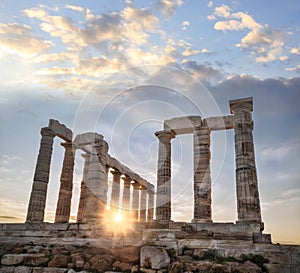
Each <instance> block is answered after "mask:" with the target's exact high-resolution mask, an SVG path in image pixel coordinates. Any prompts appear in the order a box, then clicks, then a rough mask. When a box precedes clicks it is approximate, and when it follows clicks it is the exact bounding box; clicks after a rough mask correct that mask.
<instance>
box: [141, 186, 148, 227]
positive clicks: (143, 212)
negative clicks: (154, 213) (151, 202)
mask: <svg viewBox="0 0 300 273" xmlns="http://www.w3.org/2000/svg"><path fill="white" fill-rule="evenodd" d="M140 190H141V203H140V222H141V223H145V222H146V209H147V189H146V188H145V187H143V186H141V187H140Z"/></svg>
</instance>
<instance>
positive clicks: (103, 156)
mask: <svg viewBox="0 0 300 273" xmlns="http://www.w3.org/2000/svg"><path fill="white" fill-rule="evenodd" d="M91 146H92V149H91V152H90V160H89V165H88V177H87V187H88V189H89V191H88V197H87V203H86V206H87V209H86V213H85V214H86V217H85V218H86V221H87V222H96V223H100V222H101V220H102V218H103V214H104V213H105V211H106V205H107V197H106V194H107V190H108V184H107V175H108V167H107V165H106V161H107V151H108V144H107V142H106V141H104V140H102V139H95V141H94V142H93V143H91Z"/></svg>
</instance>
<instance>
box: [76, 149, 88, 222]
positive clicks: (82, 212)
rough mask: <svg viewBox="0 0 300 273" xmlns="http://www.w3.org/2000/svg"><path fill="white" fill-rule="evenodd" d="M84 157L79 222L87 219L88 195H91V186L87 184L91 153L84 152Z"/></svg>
mask: <svg viewBox="0 0 300 273" xmlns="http://www.w3.org/2000/svg"><path fill="white" fill-rule="evenodd" d="M81 156H82V157H83V158H84V167H83V176H82V181H81V188H80V189H81V190H80V199H79V206H78V213H77V222H84V221H85V220H86V217H85V215H86V210H87V206H86V203H87V197H88V196H89V195H90V194H89V193H88V191H89V188H88V187H87V185H86V182H87V179H88V171H89V161H90V155H89V154H82V155H81Z"/></svg>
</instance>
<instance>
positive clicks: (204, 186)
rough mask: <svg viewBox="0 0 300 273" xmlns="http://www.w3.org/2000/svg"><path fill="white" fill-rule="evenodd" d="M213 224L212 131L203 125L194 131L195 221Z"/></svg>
mask: <svg viewBox="0 0 300 273" xmlns="http://www.w3.org/2000/svg"><path fill="white" fill-rule="evenodd" d="M193 222H212V218H211V177H210V130H209V128H208V126H207V125H206V124H205V123H203V124H202V126H201V127H199V128H195V129H194V219H193Z"/></svg>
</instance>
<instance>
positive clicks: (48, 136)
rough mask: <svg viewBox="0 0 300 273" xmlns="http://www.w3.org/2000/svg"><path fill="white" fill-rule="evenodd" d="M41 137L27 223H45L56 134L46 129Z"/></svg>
mask: <svg viewBox="0 0 300 273" xmlns="http://www.w3.org/2000/svg"><path fill="white" fill-rule="evenodd" d="M41 135H42V139H41V143H40V150H39V154H38V158H37V163H36V167H35V173H34V178H33V185H32V190H31V196H30V201H29V205H28V211H27V218H26V222H36V223H42V222H43V221H44V213H45V207H46V198H47V188H48V182H49V171H50V164H51V157H52V146H53V138H54V137H55V134H54V132H53V131H52V130H51V129H49V128H48V127H45V128H42V129H41Z"/></svg>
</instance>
